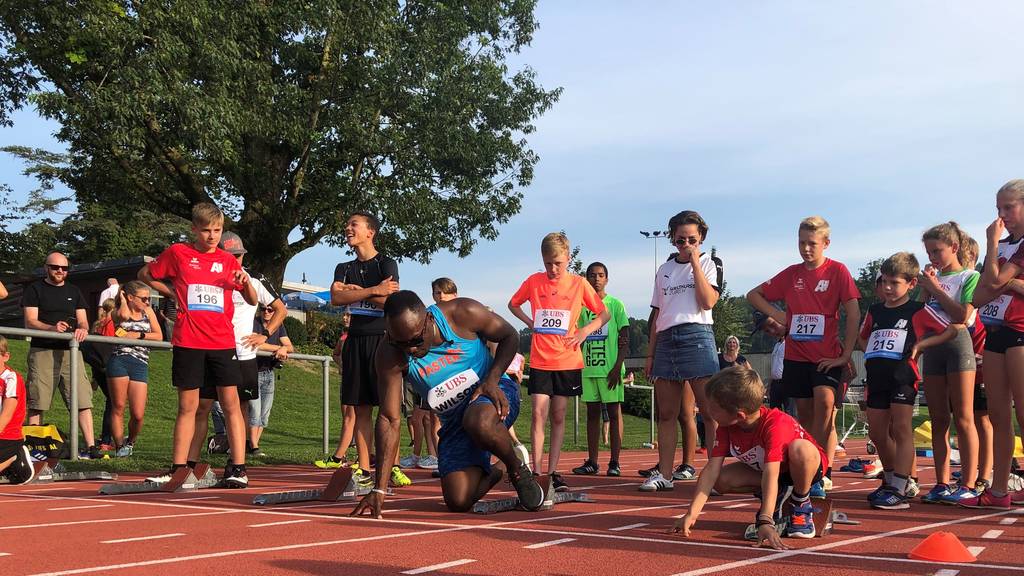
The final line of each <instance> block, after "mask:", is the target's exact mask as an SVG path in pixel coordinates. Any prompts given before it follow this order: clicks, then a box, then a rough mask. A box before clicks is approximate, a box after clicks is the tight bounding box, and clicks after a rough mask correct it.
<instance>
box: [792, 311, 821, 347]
mask: <svg viewBox="0 0 1024 576" xmlns="http://www.w3.org/2000/svg"><path fill="white" fill-rule="evenodd" d="M789 337H790V338H792V339H793V340H795V341H797V342H821V341H822V340H824V339H825V316H824V315H822V314H794V315H793V318H792V319H791V320H790V321H789Z"/></svg>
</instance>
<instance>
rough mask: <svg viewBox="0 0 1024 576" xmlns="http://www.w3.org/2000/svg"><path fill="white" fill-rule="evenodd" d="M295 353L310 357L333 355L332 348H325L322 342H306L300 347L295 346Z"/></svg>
mask: <svg viewBox="0 0 1024 576" xmlns="http://www.w3.org/2000/svg"><path fill="white" fill-rule="evenodd" d="M295 351H296V352H298V353H299V354H309V355H312V356H327V357H330V356H331V354H333V353H334V347H333V346H326V345H324V343H323V342H320V341H315V342H307V343H305V344H302V345H301V346H296V347H295Z"/></svg>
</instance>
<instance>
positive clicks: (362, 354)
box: [341, 334, 384, 406]
mask: <svg viewBox="0 0 1024 576" xmlns="http://www.w3.org/2000/svg"><path fill="white" fill-rule="evenodd" d="M383 340H384V335H383V334H381V335H376V334H374V335H370V336H349V337H348V340H345V346H344V347H343V348H342V349H341V403H342V404H344V405H346V406H366V405H370V406H377V405H378V404H380V397H379V395H378V392H377V369H376V367H375V366H374V365H373V356H374V354H376V353H377V346H379V345H380V343H381V341H383Z"/></svg>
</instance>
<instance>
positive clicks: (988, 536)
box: [981, 530, 1003, 540]
mask: <svg viewBox="0 0 1024 576" xmlns="http://www.w3.org/2000/svg"><path fill="white" fill-rule="evenodd" d="M1002 535H1003V531H1002V530H989V531H988V532H985V533H984V534H982V535H981V537H982V538H984V539H985V540H995V539H996V538H999V537H1000V536H1002Z"/></svg>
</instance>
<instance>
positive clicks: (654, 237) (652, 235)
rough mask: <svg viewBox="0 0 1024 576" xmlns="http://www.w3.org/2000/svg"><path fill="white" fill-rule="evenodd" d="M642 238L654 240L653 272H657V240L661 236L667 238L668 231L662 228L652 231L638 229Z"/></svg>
mask: <svg viewBox="0 0 1024 576" xmlns="http://www.w3.org/2000/svg"><path fill="white" fill-rule="evenodd" d="M640 233H641V234H643V236H644V238H647V239H649V240H654V273H655V274H657V273H658V264H659V262H658V240H661V239H662V238H668V232H667V231H662V230H654V231H653V232H647V231H645V230H641V231H640Z"/></svg>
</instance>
